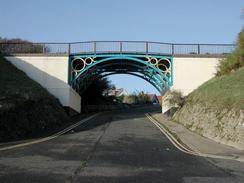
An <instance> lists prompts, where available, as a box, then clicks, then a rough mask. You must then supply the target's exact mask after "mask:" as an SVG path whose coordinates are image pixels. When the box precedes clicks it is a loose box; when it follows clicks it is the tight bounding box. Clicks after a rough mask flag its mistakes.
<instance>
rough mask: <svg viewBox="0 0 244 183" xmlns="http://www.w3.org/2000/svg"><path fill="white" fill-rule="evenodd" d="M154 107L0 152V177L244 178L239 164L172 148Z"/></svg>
mask: <svg viewBox="0 0 244 183" xmlns="http://www.w3.org/2000/svg"><path fill="white" fill-rule="evenodd" d="M155 110H159V108H156V107H153V108H140V109H129V110H124V111H116V112H107V113H106V114H103V115H101V116H99V117H96V119H92V120H90V121H89V122H87V123H86V124H85V125H83V126H81V127H77V128H76V129H75V130H73V131H71V132H69V133H67V134H65V135H62V136H60V137H58V138H56V139H52V140H50V141H46V142H42V143H39V144H34V145H30V146H25V147H20V148H16V149H11V150H6V151H0V182H1V183H5V182H7V183H15V182H16V183H39V182H41V183H44V182H45V183H48V182H50V183H56V182H57V183H62V182H64V183H71V182H72V183H73V182H74V183H76V182H82V183H83V182H84V183H97V182H102V183H103V182H104V183H110V182H113V183H114V182H125V183H128V182H140V183H143V182H148V183H149V182H150V183H153V182H163V183H168V182H170V183H182V182H185V183H190V182H194V183H197V182H199V183H203V182H204V183H206V182H208V183H209V182H210V183H211V182H214V183H218V182H221V183H224V182H233V183H234V182H238V183H239V182H242V183H243V182H244V178H243V177H242V176H243V175H242V172H241V171H240V169H242V168H243V167H244V166H243V163H238V162H234V161H225V160H213V159H206V158H202V157H197V156H192V155H188V154H185V153H183V152H181V151H179V150H177V149H176V148H175V147H174V146H173V145H172V144H171V143H170V141H169V140H168V139H167V138H166V137H165V136H164V135H163V134H162V133H161V132H160V131H159V130H158V129H157V128H156V127H155V126H154V124H153V123H151V122H150V121H149V120H148V119H147V118H146V117H145V115H144V113H145V112H149V111H155Z"/></svg>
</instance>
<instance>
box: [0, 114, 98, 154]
mask: <svg viewBox="0 0 244 183" xmlns="http://www.w3.org/2000/svg"><path fill="white" fill-rule="evenodd" d="M100 114H101V112H100V113H96V114H93V115H92V116H89V117H87V118H85V119H82V120H81V121H79V122H77V123H75V124H73V125H71V126H69V127H67V128H65V129H63V130H61V131H59V132H57V133H55V134H53V135H50V136H47V137H44V138H40V139H37V140H32V141H28V142H25V143H20V144H15V145H10V146H6V147H2V148H0V152H1V151H5V150H10V149H15V148H18V147H24V146H29V145H33V144H37V143H41V142H45V141H49V140H52V139H54V138H57V137H59V136H61V135H63V134H65V133H67V132H69V131H70V130H72V129H74V128H76V127H77V126H79V125H81V124H83V123H85V122H87V121H88V120H90V119H92V118H94V117H96V116H98V115H100Z"/></svg>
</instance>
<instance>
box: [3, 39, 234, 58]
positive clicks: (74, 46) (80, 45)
mask: <svg viewBox="0 0 244 183" xmlns="http://www.w3.org/2000/svg"><path fill="white" fill-rule="evenodd" d="M234 49H235V45H234V44H175V43H160V42H144V41H89V42H75V43H29V42H28V43H26V42H25V43H10V42H0V52H2V53H3V54H4V55H12V54H57V55H60V54H77V53H80V54H98V53H142V54H160V55H225V54H229V53H231V52H232V51H233V50H234Z"/></svg>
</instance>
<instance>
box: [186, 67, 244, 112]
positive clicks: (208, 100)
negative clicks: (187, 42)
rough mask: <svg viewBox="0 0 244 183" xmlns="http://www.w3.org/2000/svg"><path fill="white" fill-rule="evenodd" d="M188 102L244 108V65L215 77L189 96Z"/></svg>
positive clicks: (228, 107)
mask: <svg viewBox="0 0 244 183" xmlns="http://www.w3.org/2000/svg"><path fill="white" fill-rule="evenodd" d="M187 101H188V102H192V103H197V102H199V103H202V104H206V105H208V106H213V107H217V108H219V107H221V108H220V109H222V108H227V109H232V108H234V109H242V110H243V109H244V67H242V68H239V69H238V70H237V71H234V72H231V73H230V74H226V75H223V76H220V77H215V78H213V79H211V80H209V81H207V82H206V83H204V84H203V85H201V86H200V87H199V88H198V89H196V90H195V91H194V92H192V93H191V94H190V95H189V96H188V97H187Z"/></svg>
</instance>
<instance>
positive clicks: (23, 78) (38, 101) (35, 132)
mask: <svg viewBox="0 0 244 183" xmlns="http://www.w3.org/2000/svg"><path fill="white" fill-rule="evenodd" d="M67 119H68V117H67V115H66V113H65V111H64V109H63V108H62V106H61V104H60V103H59V101H58V100H57V99H56V98H55V97H54V96H52V95H50V94H49V93H48V92H47V91H46V90H45V89H44V88H42V87H41V85H39V84H38V83H36V82H35V81H33V80H31V79H30V78H29V77H27V75H26V74H25V73H23V72H22V71H20V70H18V69H17V68H16V67H14V66H13V65H12V64H11V63H9V62H7V61H6V60H5V59H4V58H3V57H2V56H0V141H7V140H16V139H23V138H29V137H36V136H39V135H43V134H47V133H49V132H50V131H53V130H55V129H60V127H61V126H63V125H64V124H65V122H66V120H67Z"/></svg>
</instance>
